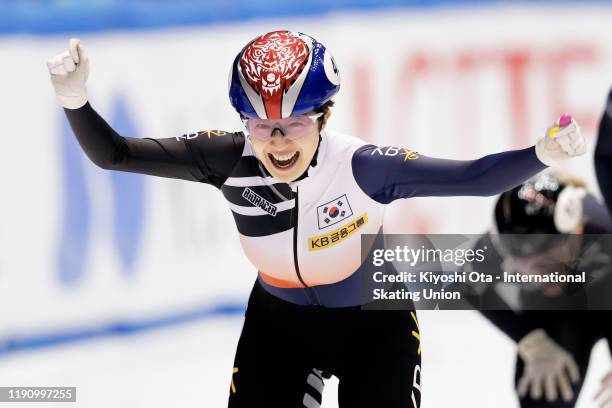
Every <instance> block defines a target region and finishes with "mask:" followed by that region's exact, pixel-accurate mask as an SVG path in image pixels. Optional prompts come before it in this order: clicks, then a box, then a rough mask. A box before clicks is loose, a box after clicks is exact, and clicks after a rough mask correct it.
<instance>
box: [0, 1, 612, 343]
mask: <svg viewBox="0 0 612 408" xmlns="http://www.w3.org/2000/svg"><path fill="white" fill-rule="evenodd" d="M611 19H612V8H610V7H603V6H601V5H600V6H589V7H586V6H585V7H579V6H572V7H569V6H567V7H559V8H556V9H554V10H552V9H551V8H544V7H542V8H540V7H528V6H522V7H518V6H517V7H507V8H462V9H452V8H450V9H436V10H435V11H418V12H417V11H408V10H397V11H393V12H389V11H386V12H376V13H373V12H369V13H368V14H359V13H355V14H341V15H333V16H328V17H324V18H317V19H291V20H283V21H265V22H253V23H248V24H246V23H245V24H228V25H223V26H210V27H205V28H201V29H185V30H171V31H164V30H159V31H150V32H133V31H130V32H114V33H105V34H95V35H94V34H86V35H82V36H81V38H82V40H83V42H84V44H85V46H86V47H87V49H88V51H89V54H90V58H91V64H92V69H91V74H90V79H89V91H90V96H91V101H92V105H93V106H94V108H96V109H97V110H98V111H99V112H100V113H101V114H102V115H103V116H104V117H106V118H107V119H109V120H110V121H111V122H113V120H115V121H118V122H120V123H121V124H122V126H124V127H127V128H129V129H132V130H133V131H134V132H135V134H130V136H139V137H155V138H158V137H174V136H177V135H180V134H182V133H185V132H189V131H193V130H203V129H225V130H238V129H240V128H241V124H240V122H239V120H238V118H237V115H236V114H235V113H234V112H233V111H232V108H231V106H230V104H229V101H228V98H227V77H228V71H229V64H230V63H231V61H232V60H233V58H234V56H235V54H236V53H237V52H238V50H240V48H241V47H242V46H243V45H244V43H245V42H246V41H248V40H249V39H251V38H252V37H254V36H255V35H256V34H258V33H261V32H265V31H269V30H271V29H277V28H289V29H296V30H300V31H304V32H306V33H309V34H311V35H313V36H314V37H316V38H317V39H319V40H320V41H322V42H323V43H325V44H326V46H327V47H328V48H329V49H330V50H331V51H332V53H333V54H334V56H335V58H336V61H337V64H338V66H339V69H340V74H341V79H342V90H341V91H340V94H339V96H338V97H337V98H336V103H337V107H336V108H335V109H334V114H333V117H332V119H331V120H330V127H332V128H334V129H337V130H340V131H344V132H347V133H351V134H355V135H357V136H361V137H364V138H365V139H367V140H369V141H372V142H373V143H379V144H394V145H397V146H402V147H407V148H410V149H412V150H416V151H419V152H420V153H422V154H425V155H429V156H438V157H448V158H458V159H467V158H475V157H478V156H481V155H484V154H486V153H490V152H495V151H499V150H503V149H508V148H517V147H524V146H525V147H526V146H528V145H530V144H533V143H534V142H535V141H536V140H537V138H538V137H540V135H541V134H542V133H543V131H544V129H545V128H546V126H547V125H548V124H549V122H550V121H551V120H553V119H554V118H555V117H556V116H558V115H560V114H561V113H563V112H566V111H567V112H571V113H572V114H574V116H575V117H577V119H578V120H579V122H580V123H581V124H582V125H583V129H584V131H585V133H586V135H587V137H588V138H589V142H590V147H591V151H592V147H593V142H594V136H595V133H596V125H597V121H598V119H599V115H600V114H601V111H602V109H603V102H604V100H605V95H606V94H607V91H608V87H609V86H610V84H612V74H611V73H612V58H611V56H612V44H610V42H609V33H610V30H609V27H610V25H609V22H610V21H611ZM585 22H588V24H585ZM68 38H69V36H68V35H66V36H62V37H61V38H60V37H46V38H38V37H4V38H0V61H1V62H2V70H1V74H0V90H1V91H2V92H1V93H0V112H2V113H1V117H2V120H0V135H2V145H3V155H2V160H0V178H1V179H2V199H1V200H0V214H2V215H3V217H2V224H1V225H0V310H1V312H0V341H1V340H2V339H3V338H5V337H6V336H10V335H14V334H28V333H33V332H44V331H45V330H55V329H64V328H71V327H80V326H83V325H91V324H97V323H105V322H111V321H115V320H122V319H127V320H132V319H136V320H137V319H141V318H147V317H150V316H156V315H159V314H163V313H167V312H169V311H177V310H189V309H190V308H191V307H193V306H194V305H203V304H210V305H215V304H217V303H219V302H226V301H238V302H244V301H245V300H246V296H247V293H248V290H249V288H250V286H251V284H252V282H253V280H254V279H255V270H254V268H253V267H252V266H251V265H250V264H249V263H248V261H247V260H246V258H245V257H244V256H243V255H242V253H241V250H240V246H239V242H238V239H237V233H236V231H235V228H234V225H233V220H232V217H231V214H230V212H229V210H228V209H227V208H225V205H224V202H223V199H222V197H221V195H220V194H219V193H218V192H217V191H215V189H214V188H213V187H211V186H204V185H198V184H196V183H187V182H184V181H175V180H164V179H154V178H145V177H141V176H126V177H125V178H124V177H123V176H116V175H111V174H110V173H108V172H104V171H102V170H100V169H98V168H96V167H95V166H93V165H92V164H91V163H90V162H89V161H87V160H86V159H85V158H84V155H82V154H81V153H80V152H79V151H78V148H77V145H76V142H75V141H74V140H73V139H70V138H67V137H66V135H65V130H64V129H65V119H64V118H63V115H62V112H61V111H60V109H59V108H58V107H57V105H56V103H55V101H54V97H53V93H52V89H51V85H50V84H49V80H48V75H47V72H46V67H45V61H46V59H47V58H48V57H50V56H51V55H53V54H54V53H56V52H58V51H61V50H62V49H63V48H65V47H66V46H67V43H68ZM564 166H565V165H564ZM564 168H567V169H569V170H571V171H573V172H574V173H576V174H577V175H580V176H583V177H584V178H586V179H587V180H588V181H589V182H591V185H592V186H594V176H593V170H592V163H591V157H590V155H589V156H587V157H585V158H581V159H578V160H575V161H573V162H572V163H571V164H568V165H567V166H566V167H564ZM66 174H69V175H68V176H66ZM491 202H492V199H480V198H453V199H448V198H445V199H415V200H407V201H405V202H401V203H395V204H394V205H393V206H392V209H391V211H390V212H389V216H388V221H389V222H388V228H387V231H388V232H449V233H450V232H465V233H477V232H479V231H482V230H483V229H485V228H486V227H487V225H488V223H489V221H490V216H489V214H490V212H491V209H490V207H491ZM125 213H128V214H132V215H133V217H132V218H131V219H129V217H128V219H127V220H124V219H123V218H121V217H120V214H125ZM122 234H123V235H122ZM126 236H128V238H125V237H126ZM121 237H123V238H121ZM65 265H71V268H73V269H74V271H73V272H74V275H70V276H68V277H66V276H65V275H62V273H64V274H65V273H66V272H65V270H64V271H63V270H62V266H65ZM75 265H76V266H75ZM79 265H80V266H79ZM62 276H63V277H62Z"/></svg>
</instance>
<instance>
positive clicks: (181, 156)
mask: <svg viewBox="0 0 612 408" xmlns="http://www.w3.org/2000/svg"><path fill="white" fill-rule="evenodd" d="M64 111H65V112H66V116H67V117H68V121H69V123H70V126H71V127H72V131H73V132H74V134H75V136H76V138H77V140H78V142H79V144H80V145H81V147H82V148H83V150H84V151H85V154H87V156H88V157H89V158H90V159H91V161H92V162H94V163H95V164H96V165H97V166H99V167H101V168H103V169H109V170H120V171H127V172H132V173H141V174H148V175H152V176H160V177H169V178H176V179H183V180H189V181H198V182H204V183H209V184H212V185H215V186H217V187H220V186H221V185H222V184H223V183H224V182H225V179H227V177H229V175H230V173H231V171H232V169H233V168H234V166H235V165H236V163H237V162H238V160H239V159H240V157H241V156H242V151H243V148H244V135H243V134H242V133H229V132H224V131H220V130H210V131H205V132H198V133H192V134H188V135H182V136H179V137H174V138H167V139H150V138H144V139H138V138H131V137H123V136H120V135H119V134H117V132H115V131H114V130H113V129H112V128H111V127H110V126H109V125H108V123H106V122H105V121H104V119H103V118H102V117H101V116H100V115H98V113H97V112H96V111H95V110H94V109H93V108H92V107H91V105H90V104H89V103H87V104H86V105H85V106H83V107H82V108H79V109H64Z"/></svg>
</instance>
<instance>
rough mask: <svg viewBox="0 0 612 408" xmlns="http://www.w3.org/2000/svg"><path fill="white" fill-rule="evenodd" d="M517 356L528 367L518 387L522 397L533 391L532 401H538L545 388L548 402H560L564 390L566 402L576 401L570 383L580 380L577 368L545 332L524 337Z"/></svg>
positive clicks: (541, 331) (540, 331)
mask: <svg viewBox="0 0 612 408" xmlns="http://www.w3.org/2000/svg"><path fill="white" fill-rule="evenodd" d="M518 352H519V355H520V356H521V358H522V359H523V361H524V363H525V369H524V370H523V377H522V378H521V379H520V380H519V383H518V387H517V392H518V394H519V396H520V397H524V396H525V395H527V390H528V389H530V390H531V392H530V396H531V399H533V400H539V399H541V398H542V387H544V394H545V396H546V400H547V401H548V402H553V401H556V400H557V399H558V398H559V393H558V390H561V396H562V397H563V400H565V401H571V400H572V399H573V398H574V392H573V390H572V386H571V384H570V379H571V381H572V382H573V383H577V382H578V380H580V372H579V370H578V365H577V364H576V361H574V358H573V357H572V356H571V355H570V354H569V353H568V352H567V351H565V349H563V348H562V347H561V346H559V345H558V344H557V343H556V342H555V341H554V340H553V339H551V338H550V337H548V335H547V334H546V332H545V331H544V330H542V329H536V330H534V331H532V332H531V333H529V334H527V335H526V336H525V337H523V339H522V340H521V341H519V343H518ZM568 374H569V378H568ZM557 387H558V388H557Z"/></svg>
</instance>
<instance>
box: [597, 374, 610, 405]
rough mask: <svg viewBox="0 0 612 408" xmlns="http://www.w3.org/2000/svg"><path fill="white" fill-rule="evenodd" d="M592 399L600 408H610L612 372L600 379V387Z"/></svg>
mask: <svg viewBox="0 0 612 408" xmlns="http://www.w3.org/2000/svg"><path fill="white" fill-rule="evenodd" d="M594 399H595V400H596V401H597V402H598V404H599V407H600V408H612V370H610V372H609V373H608V374H606V376H605V377H604V378H602V379H601V387H600V388H599V391H597V394H595V398H594Z"/></svg>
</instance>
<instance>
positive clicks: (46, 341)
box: [0, 303, 246, 358]
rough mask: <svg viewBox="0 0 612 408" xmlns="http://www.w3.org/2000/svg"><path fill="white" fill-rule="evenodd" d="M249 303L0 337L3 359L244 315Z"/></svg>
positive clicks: (223, 304)
mask: <svg viewBox="0 0 612 408" xmlns="http://www.w3.org/2000/svg"><path fill="white" fill-rule="evenodd" d="M245 309H246V305H245V304H242V303H221V304H218V305H215V306H203V307H197V308H194V309H191V310H187V311H182V312H176V313H171V314H167V315H165V316H157V317H153V318H147V319H141V320H126V321H114V322H109V323H106V324H100V325H92V326H88V327H78V328H70V329H65V330H56V331H51V332H47V333H34V334H29V335H18V336H13V337H8V338H3V339H2V338H0V358H1V357H3V356H5V355H7V354H11V353H14V352H19V351H27V350H32V349H39V348H45V347H51V346H56V345H61V344H66V343H74V342H79V341H85V340H92V339H99V338H103V337H111V336H120V335H128V334H137V333H141V332H145V331H149V330H154V329H160V328H165V327H169V326H174V325H177V324H182V323H189V322H193V321H197V320H204V319H209V318H214V317H221V316H232V315H241V314H243V313H244V310H245Z"/></svg>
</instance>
